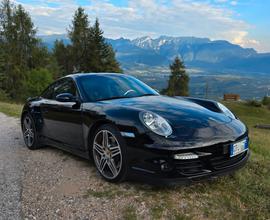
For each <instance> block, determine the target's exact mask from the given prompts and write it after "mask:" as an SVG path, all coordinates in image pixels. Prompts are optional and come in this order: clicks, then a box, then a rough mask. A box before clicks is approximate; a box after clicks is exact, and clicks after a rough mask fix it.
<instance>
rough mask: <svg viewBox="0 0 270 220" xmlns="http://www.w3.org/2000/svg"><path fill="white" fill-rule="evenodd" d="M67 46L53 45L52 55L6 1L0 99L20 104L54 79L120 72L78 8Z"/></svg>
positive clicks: (20, 11) (1, 18)
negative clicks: (6, 98) (75, 74)
mask: <svg viewBox="0 0 270 220" xmlns="http://www.w3.org/2000/svg"><path fill="white" fill-rule="evenodd" d="M68 36H69V38H70V41H71V44H69V45H64V43H63V41H56V42H55V45H54V48H53V50H52V51H48V49H47V48H46V46H45V45H44V44H43V43H42V41H41V40H40V39H39V38H38V37H37V29H36V27H35V26H34V24H33V22H32V19H31V17H30V15H29V13H28V12H27V11H26V10H25V9H24V8H23V7H22V6H21V5H14V4H12V3H11V2H10V0H3V1H2V2H1V5H0V95H1V96H7V97H8V98H9V99H13V100H23V99H25V98H26V97H28V96H35V95H39V94H40V93H41V92H42V90H43V89H44V88H45V87H46V86H47V85H48V84H49V83H51V82H52V81H53V80H54V79H56V78H59V77H61V76H65V75H67V74H71V73H77V72H117V73H120V72H122V70H121V68H120V65H119V63H118V62H117V61H116V59H115V53H114V51H113V49H112V47H111V45H109V44H108V43H106V41H105V38H104V37H103V31H102V30H101V28H100V25H99V21H98V19H96V21H95V22H94V24H93V25H92V26H91V25H90V21H89V18H88V15H87V14H86V13H85V11H84V9H83V8H81V7H79V8H78V9H77V10H76V12H75V14H74V16H73V20H72V23H71V25H70V27H69V29H68Z"/></svg>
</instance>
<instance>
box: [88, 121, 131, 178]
mask: <svg viewBox="0 0 270 220" xmlns="http://www.w3.org/2000/svg"><path fill="white" fill-rule="evenodd" d="M92 145H93V146H92V154H93V159H94V162H95V165H96V168H97V170H98V172H99V173H100V174H101V176H102V177H103V178H104V179H106V180H107V181H109V182H121V181H123V180H125V178H126V175H127V165H126V146H125V142H124V140H123V138H122V136H121V134H120V132H119V131H118V130H117V129H116V128H115V127H113V126H111V125H103V126H101V127H100V128H98V129H97V131H96V132H95V135H94V140H93V143H92Z"/></svg>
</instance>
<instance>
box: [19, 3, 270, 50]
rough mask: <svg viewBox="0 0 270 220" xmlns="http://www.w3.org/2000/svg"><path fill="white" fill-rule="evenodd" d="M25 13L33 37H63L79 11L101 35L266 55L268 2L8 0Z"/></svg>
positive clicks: (269, 43) (269, 40) (269, 39)
mask: <svg viewBox="0 0 270 220" xmlns="http://www.w3.org/2000/svg"><path fill="white" fill-rule="evenodd" d="M14 2H15V3H20V4H22V5H23V6H24V7H25V8H26V10H27V11H29V12H30V14H31V16H32V18H33V20H34V23H35V25H36V27H37V28H38V32H39V34H42V35H43V34H62V33H66V29H67V28H68V26H69V24H70V22H71V19H72V16H73V14H74V11H75V10H76V8H77V7H78V6H83V7H84V8H85V10H86V12H87V14H88V15H89V19H90V21H92V22H93V20H94V19H95V18H96V17H98V18H99V20H100V23H101V27H102V29H103V30H104V35H105V36H106V37H111V38H119V37H124V38H130V39H134V38H136V37H141V36H146V35H147V36H150V37H153V38H155V37H158V36H160V35H169V36H196V37H209V38H210V39H213V40H216V39H225V40H228V41H230V42H232V43H235V44H239V45H241V46H243V47H253V48H255V49H257V50H258V51H260V52H270V13H269V12H270V1H269V0H200V1H199V0H171V1H167V0H55V1H53V0H37V1H34V0H14Z"/></svg>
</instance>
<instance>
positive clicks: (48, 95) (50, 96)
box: [41, 85, 54, 99]
mask: <svg viewBox="0 0 270 220" xmlns="http://www.w3.org/2000/svg"><path fill="white" fill-rule="evenodd" d="M53 88H54V85H50V86H49V87H48V88H47V89H46V90H45V91H44V92H43V93H42V95H41V97H43V98H45V99H53V92H54V89H53Z"/></svg>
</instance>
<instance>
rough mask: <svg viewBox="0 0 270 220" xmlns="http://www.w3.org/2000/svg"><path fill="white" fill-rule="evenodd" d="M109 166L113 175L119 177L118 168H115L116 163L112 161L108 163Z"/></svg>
mask: <svg viewBox="0 0 270 220" xmlns="http://www.w3.org/2000/svg"><path fill="white" fill-rule="evenodd" d="M107 164H108V167H109V168H110V170H111V172H112V175H113V176H115V175H117V168H116V166H115V163H114V161H113V160H112V159H111V160H109V161H108V162H107Z"/></svg>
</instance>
